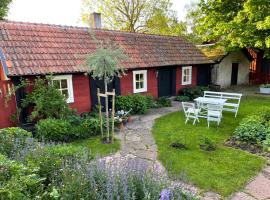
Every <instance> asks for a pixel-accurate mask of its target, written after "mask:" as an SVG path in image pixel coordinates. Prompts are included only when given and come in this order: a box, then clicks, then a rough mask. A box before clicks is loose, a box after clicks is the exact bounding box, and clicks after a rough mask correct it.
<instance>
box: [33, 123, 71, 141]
mask: <svg viewBox="0 0 270 200" xmlns="http://www.w3.org/2000/svg"><path fill="white" fill-rule="evenodd" d="M71 131H72V126H71V124H70V123H69V122H68V121H67V120H62V119H50V118H49V119H43V120H40V121H39V122H38V123H37V125H36V136H37V137H38V138H39V139H44V140H47V141H57V142H59V141H70V140H71V138H72V134H73V133H72V132H71Z"/></svg>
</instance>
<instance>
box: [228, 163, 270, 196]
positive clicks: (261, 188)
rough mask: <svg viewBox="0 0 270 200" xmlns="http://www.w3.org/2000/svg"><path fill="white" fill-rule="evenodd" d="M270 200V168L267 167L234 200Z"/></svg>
mask: <svg viewBox="0 0 270 200" xmlns="http://www.w3.org/2000/svg"><path fill="white" fill-rule="evenodd" d="M266 199H268V200H270V166H268V167H266V168H265V169H264V170H263V171H262V172H261V173H260V174H259V175H258V176H256V177H255V178H254V180H252V181H251V182H250V183H249V184H248V185H247V186H246V187H245V189H244V190H243V191H241V192H238V193H236V194H235V195H234V196H233V197H232V200H266Z"/></svg>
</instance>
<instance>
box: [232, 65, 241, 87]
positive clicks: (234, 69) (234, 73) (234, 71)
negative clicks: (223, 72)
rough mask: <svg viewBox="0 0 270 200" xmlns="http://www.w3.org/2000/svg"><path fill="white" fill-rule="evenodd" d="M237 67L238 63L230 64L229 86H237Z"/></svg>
mask: <svg viewBox="0 0 270 200" xmlns="http://www.w3.org/2000/svg"><path fill="white" fill-rule="evenodd" d="M238 67H239V64H238V63H232V76H231V85H237V79H238Z"/></svg>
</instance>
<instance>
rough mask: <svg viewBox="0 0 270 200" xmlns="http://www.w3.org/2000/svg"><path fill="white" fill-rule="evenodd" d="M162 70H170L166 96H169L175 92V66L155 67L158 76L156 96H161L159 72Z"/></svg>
mask: <svg viewBox="0 0 270 200" xmlns="http://www.w3.org/2000/svg"><path fill="white" fill-rule="evenodd" d="M162 70H170V80H171V82H170V88H171V89H170V95H169V96H168V97H171V96H175V94H176V67H163V68H158V69H157V73H158V77H157V86H158V97H162V96H161V91H160V88H161V87H160V84H161V82H160V79H159V78H160V73H162Z"/></svg>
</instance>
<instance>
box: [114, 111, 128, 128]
mask: <svg viewBox="0 0 270 200" xmlns="http://www.w3.org/2000/svg"><path fill="white" fill-rule="evenodd" d="M130 111H131V110H129V111H124V110H120V111H117V112H116V117H118V118H119V119H121V122H122V123H123V124H124V125H126V123H127V122H129V117H130V115H129V113H130Z"/></svg>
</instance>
